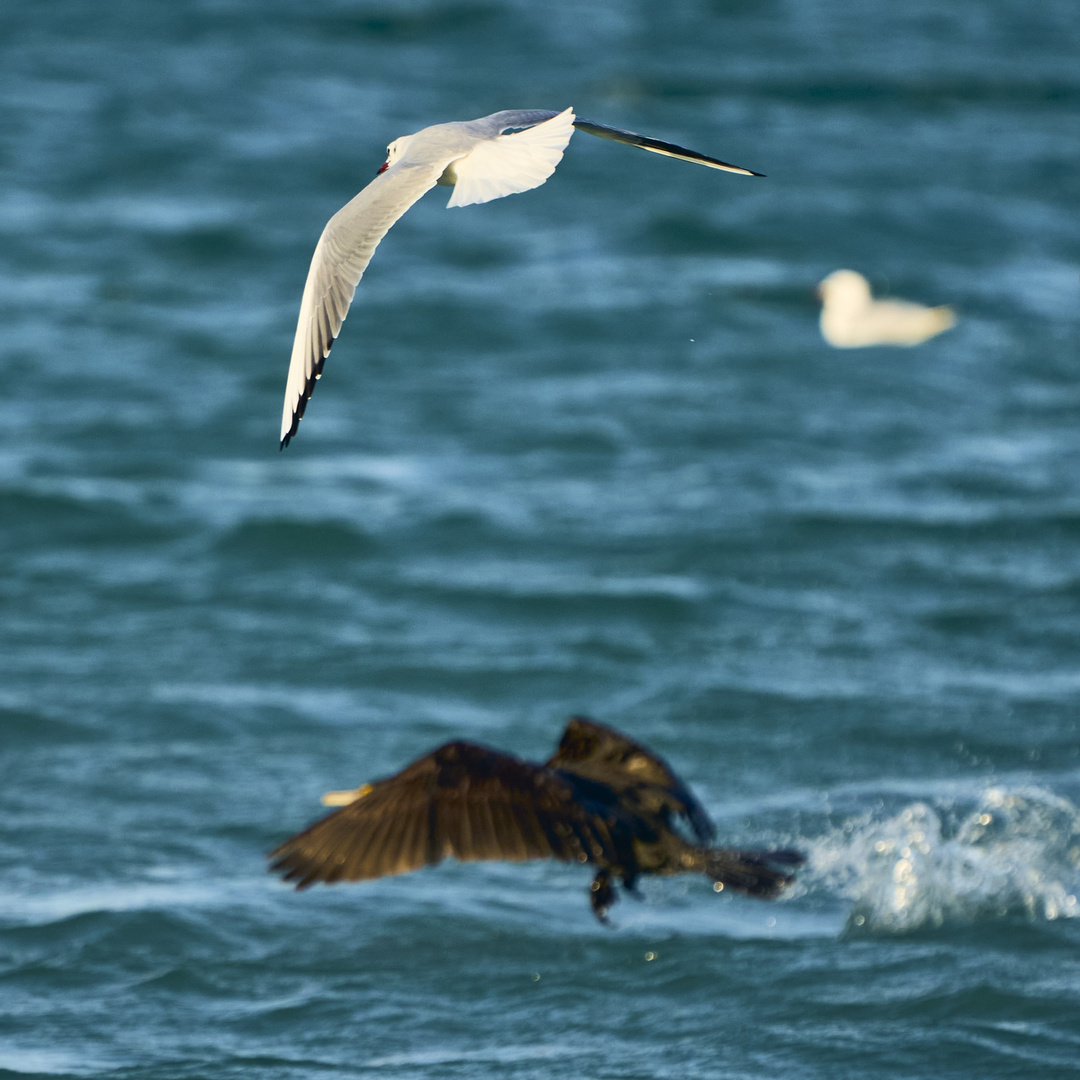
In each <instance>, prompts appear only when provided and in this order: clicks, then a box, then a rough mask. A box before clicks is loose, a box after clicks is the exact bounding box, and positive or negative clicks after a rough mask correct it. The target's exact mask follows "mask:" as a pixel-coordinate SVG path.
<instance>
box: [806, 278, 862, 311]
mask: <svg viewBox="0 0 1080 1080" xmlns="http://www.w3.org/2000/svg"><path fill="white" fill-rule="evenodd" d="M818 296H819V297H821V300H822V302H823V303H824V304H825V305H826V306H827V307H836V308H840V309H843V310H846V311H855V310H858V309H859V308H863V307H866V306H867V305H868V304H869V303H870V301H871V293H870V283H869V282H868V281H867V280H866V278H864V277H863V276H862V274H858V273H856V272H855V271H854V270H834V271H833V272H832V273H831V274H830V275H829V276H828V277H827V278H825V280H824V281H822V282H821V283H820V284H819V285H818Z"/></svg>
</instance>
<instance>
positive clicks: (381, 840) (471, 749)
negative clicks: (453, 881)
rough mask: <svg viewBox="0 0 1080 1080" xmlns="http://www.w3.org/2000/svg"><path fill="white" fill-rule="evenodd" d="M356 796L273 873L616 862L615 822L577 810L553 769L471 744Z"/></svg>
mask: <svg viewBox="0 0 1080 1080" xmlns="http://www.w3.org/2000/svg"><path fill="white" fill-rule="evenodd" d="M357 796H358V797H357V798H356V800H355V801H354V802H351V803H349V805H347V806H345V807H343V808H342V809H341V810H338V811H336V812H335V813H333V814H330V815H329V816H328V817H325V818H323V819H322V820H321V821H318V822H316V823H315V824H314V825H312V826H311V827H310V828H308V829H305V830H304V831H303V832H301V833H298V834H297V835H296V836H293V837H292V838H290V839H289V840H286V841H285V843H283V844H281V845H280V846H279V847H278V848H276V849H275V850H274V851H272V852H271V853H270V856H269V857H270V859H271V869H272V870H275V871H277V872H278V873H280V874H282V875H283V876H284V877H285V880H286V881H294V882H296V887H297V888H298V889H303V888H306V887H307V886H308V885H312V884H314V883H315V882H317V881H323V882H326V883H327V884H329V883H332V882H335V881H362V880H364V879H367V878H377V877H383V876H385V875H389V874H405V873H408V872H409V871H410V870H416V869H419V868H420V867H421V866H427V865H430V864H433V863H437V862H441V861H442V860H443V859H444V858H446V857H447V856H448V855H452V856H453V857H454V858H455V859H459V860H461V861H462V862H469V861H475V860H479V859H500V860H509V861H512V862H520V861H523V860H525V859H550V858H555V859H561V860H562V861H564V862H592V861H595V860H598V859H599V860H606V861H607V862H609V863H610V862H615V861H616V860H617V855H616V840H615V838H613V836H612V829H613V828H614V829H615V830H618V829H619V827H620V825H619V822H618V820H616V819H615V818H610V819H609V818H607V817H606V816H605V815H604V814H603V812H602V811H600V810H599V808H596V807H593V808H587V807H585V806H582V804H581V803H580V801H578V798H577V795H576V793H575V790H574V787H573V785H572V784H571V783H570V782H569V781H568V780H566V779H565V778H563V777H560V776H559V775H558V774H557V773H553V772H551V771H550V770H548V769H545V768H544V767H543V766H540V765H532V764H530V763H529V762H527V761H522V760H520V759H519V758H516V757H513V756H511V755H510V754H503V753H500V752H498V751H497V750H491V749H488V748H487V747H484V746H477V745H474V744H472V743H466V742H452V743H447V744H446V745H445V746H442V747H440V748H439V749H438V750H435V751H434V752H433V753H431V754H428V755H426V756H425V757H422V758H420V759H418V760H417V761H414V762H413V763H412V764H411V765H409V766H408V767H406V768H405V769H403V770H402V771H401V772H400V773H398V774H397V775H396V776H391V777H388V778H387V779H385V780H379V781H376V782H375V783H373V784H371V785H365V786H364V787H362V788H360V789H359V790H358V792H357Z"/></svg>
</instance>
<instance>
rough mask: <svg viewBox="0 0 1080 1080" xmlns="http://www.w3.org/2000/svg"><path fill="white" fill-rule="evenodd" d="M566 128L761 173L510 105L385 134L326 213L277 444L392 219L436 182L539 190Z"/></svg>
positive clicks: (480, 197) (300, 407)
mask: <svg viewBox="0 0 1080 1080" xmlns="http://www.w3.org/2000/svg"><path fill="white" fill-rule="evenodd" d="M575 128H578V129H580V130H581V131H587V132H588V133H589V134H590V135H597V136H599V137H600V138H601V139H612V140H614V141H615V142H621V143H626V144H627V145H629V146H636V147H638V148H639V149H641V150H649V151H651V152H652V153H654V154H663V155H665V156H666V157H673V158H679V159H681V160H682V161H692V162H695V163H697V164H699V165H707V166H708V167H709V168H712V169H722V170H724V171H725V172H733V173H742V174H743V175H744V176H761V175H762V174H761V173H755V172H753V171H751V170H750V169H742V168H740V167H739V166H738V165H729V164H728V163H727V162H726V161H719V160H717V159H716V158H711V157H706V156H705V155H704V154H699V153H698V152H697V151H696V150H687V149H686V148H685V147H682V146H676V145H675V144H674V143H668V142H662V141H661V140H659V139H651V138H649V137H648V136H646V135H637V134H635V133H634V132H632V131H623V130H622V129H621V128H613V127H606V126H605V125H603V124H594V123H592V122H591V121H589V120H581V119H579V118H578V117H576V116H575V115H574V112H573V110H572V109H565V110H564V111H563V112H561V113H556V112H552V111H549V110H543V109H525V110H522V109H511V110H507V111H505V112H497V113H492V114H491V115H490V116H483V117H481V118H480V119H479V120H469V121H460V122H455V123H449V124H436V125H435V126H434V127H428V128H424V129H423V130H422V131H418V132H416V134H415V135H403V136H402V137H401V138H400V139H395V140H394V141H393V142H392V143H391V144H390V145H389V146H388V147H387V148H386V161H385V163H384V164H383V166H382V168H381V169H379V172H378V174H377V175H376V177H375V179H374V180H372V181H371V183H370V184H368V186H367V187H365V188H364V189H363V190H362V191H361V192H360V194H359V195H357V196H356V197H355V198H354V199H353V200H352V201H351V202H349V203H347V204H346V205H345V206H344V207H342V209H341V210H339V211H338V212H337V213H336V214H335V215H334V216H333V217H332V218H331V219H330V221H329V222H328V223H327V225H326V228H325V229H324V230H323V234H322V236H321V237H320V238H319V243H318V245H317V246H316V248H315V255H314V257H313V258H312V260H311V269H310V270H309V271H308V277H307V284H306V285H305V286H304V296H303V299H302V300H301V302H300V319H299V321H298V323H297V327H296V337H295V339H294V341H293V350H292V359H291V361H290V363H289V377H288V381H287V383H286V387H285V406H284V409H283V411H282V417H281V445H282V447H285V446H288V444H289V440H290V439H291V438H292V437H293V435H295V434H296V428H297V425H298V424H299V423H300V418H301V417H302V416H303V415H304V409H305V408H306V407H307V403H308V399H309V398H310V397H311V393H312V391H313V390H314V388H315V381H316V380H317V379H318V378H319V376H320V375H321V374H322V369H323V364H324V362H325V360H326V357H327V356H328V355H329V354H330V346H331V345H332V344H333V343H334V338H336V337H337V335H338V331H339V330H340V329H341V324H342V323H343V322H344V321H345V316H346V314H347V313H348V311H349V305H350V304H351V303H352V298H353V294H354V293H355V291H356V286H357V284H358V283H359V281H360V278H361V276H362V275H363V273H364V271H365V270H366V269H367V265H368V263H369V262H370V261H371V256H372V255H373V254H374V253H375V249H376V248H377V247H378V246H379V241H381V240H382V238H383V237H384V236H385V235H386V234H387V232H389V230H390V227H391V226H392V225H393V224H394V222H395V221H397V219H398V218H399V217H401V215H402V214H404V213H405V211H406V210H408V209H409V207H410V206H412V204H413V203H414V202H416V201H417V200H418V199H419V198H420V197H421V196H422V195H423V194H424V193H425V192H426V191H429V190H430V189H431V188H433V187H434V186H435V185H436V184H442V185H444V186H448V187H453V189H454V191H453V194H452V195H451V196H450V201H449V202H448V203H447V206H468V205H470V204H471V203H482V202H488V201H489V200H491V199H499V198H502V197H503V196H504V195H513V194H516V193H517V192H520V191H529V190H530V189H531V188H534V187H539V186H540V185H541V184H542V183H543V182H544V181H545V180H546V179H547V178H548V177H549V176H550V175H551V174H552V173H553V172H554V171H555V166H556V165H558V164H559V162H560V161H561V160H562V155H563V150H564V149H566V145H567V143H569V141H570V136H571V135H573V133H574V129H575Z"/></svg>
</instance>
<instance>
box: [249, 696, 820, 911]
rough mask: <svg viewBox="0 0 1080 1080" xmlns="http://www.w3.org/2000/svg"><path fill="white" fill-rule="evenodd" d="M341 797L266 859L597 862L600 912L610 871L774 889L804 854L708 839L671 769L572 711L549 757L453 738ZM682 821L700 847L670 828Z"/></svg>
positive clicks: (397, 870)
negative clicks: (701, 877) (532, 758)
mask: <svg viewBox="0 0 1080 1080" xmlns="http://www.w3.org/2000/svg"><path fill="white" fill-rule="evenodd" d="M323 802H324V803H326V804H327V805H331V806H341V807H342V809H340V810H337V811H335V812H334V813H332V814H330V815H329V816H328V817H325V818H323V819H322V820H321V821H317V822H316V823H315V824H314V825H312V826H311V827H310V828H307V829H305V830H304V831H303V832H301V833H297V835H296V836H293V837H291V838H290V839H288V840H286V841H285V843H283V844H281V845H280V846H279V847H277V848H275V849H274V851H272V852H271V853H270V855H269V858H270V859H271V867H270V868H271V870H273V871H276V872H278V873H280V874H281V875H282V876H283V877H284V878H285V880H286V881H293V882H295V883H296V887H297V889H305V888H307V887H308V886H309V885H314V884H315V883H316V882H319V881H322V882H325V883H326V884H328V885H329V884H332V883H333V882H335V881H365V880H367V879H369V878H377V877H384V876H386V875H389V874H407V873H409V872H410V871H412V870H417V869H419V868H420V867H421V866H431V865H434V864H435V863H439V862H441V861H442V860H443V859H445V858H446V857H447V856H448V855H449V856H453V857H454V858H455V859H458V860H459V861H461V862H471V861H475V860H479V859H501V860H508V861H511V862H522V861H524V860H526V859H559V860H561V861H562V862H574V863H589V864H591V865H592V866H594V867H595V868H596V877H595V878H594V879H593V882H592V886H591V889H590V899H591V901H592V907H593V911H594V912H595V913H596V916H597V918H598V919H600V921H601V922H606V921H607V919H606V915H607V911H608V908H610V907H611V905H612V904H614V903H615V901H616V899H617V898H616V895H615V888H614V879H616V878H617V879H619V880H621V882H622V885H623V888H625V889H627V890H628V891H630V892H631V893H633V890H634V885H635V882H636V881H637V878H638V876H639V875H641V874H662V875H670V874H691V873H700V874H705V875H706V876H708V877H709V878H711V879H712V880H713V881H714V882H715V884H714V886H713V887H714V888H715V889H716V890H717V892H719V891H720V890H721V889H723V888H725V887H727V888H731V889H735V890H736V891H738V892H743V893H747V894H749V895H750V896H759V897H764V898H770V897H774V896H776V895H777V894H778V893H779V892H780V891H781V890H782V889H783V888H784V886H786V885H787V884H788V883H789V882H790V881H791V880H792V874H791V872H790V870H791V868H792V867H794V866H797V865H798V864H799V863H801V862H802V861H803V856H802V855H800V854H799V853H798V852H796V851H737V850H729V849H727V848H714V847H707V846H705V845H707V844H708V842H709V841H710V840H711V839H712V838H713V836H715V834H716V827H715V826H714V825H713V823H712V821H710V819H709V816H708V814H706V813H705V810H704V808H703V807H702V806H701V804H700V803H699V802H698V801H697V799H695V798H694V796H693V795H692V794H691V793H690V791H689V790H688V789H687V787H686V785H685V784H683V782H682V781H681V780H680V779H679V778H678V777H677V776H676V775H675V773H674V772H672V770H671V768H670V766H669V765H668V764H667V762H665V761H664V760H663V758H661V757H659V756H658V755H657V754H654V753H652V752H651V751H649V750H647V749H646V748H645V747H644V746H642V745H641V743H638V742H635V741H634V740H633V739H630V738H627V736H625V735H622V734H620V733H619V732H618V731H615V730H614V729H613V728H609V727H605V726H604V725H603V724H598V723H596V722H595V721H593V720H587V719H585V718H583V717H579V716H575V717H573V718H571V720H570V722H569V724H567V727H566V730H565V731H564V732H563V736H562V739H561V740H560V742H559V747H558V749H557V750H556V751H555V755H554V756H553V757H552V758H551V759H550V760H549V761H547V762H546V763H545V764H543V765H537V764H534V763H532V762H529V761H522V760H521V759H520V758H517V757H513V756H512V755H510V754H504V753H501V752H500V751H498V750H492V749H490V748H489V747H486V746H478V745H477V744H475V743H468V742H451V743H447V744H446V745H445V746H440V747H439V748H438V749H437V750H434V751H432V752H431V753H430V754H427V755H425V756H424V757H422V758H419V759H417V760H416V761H414V762H413V763H412V764H411V765H409V766H407V767H406V768H404V769H403V770H402V771H401V772H399V773H397V774H396V775H395V776H389V777H386V778H385V779H383V780H376V781H375V782H374V783H371V784H364V785H363V787H360V788H357V789H356V790H355V791H332V792H329V793H328V794H327V795H325V796H323ZM680 820H681V821H683V822H685V823H686V825H687V826H688V828H689V830H690V831H691V832H692V833H693V835H694V836H695V837H696V838H697V841H698V843H692V842H691V841H689V840H687V839H685V838H684V837H683V836H682V835H681V834H680V832H679V831H678V830H677V828H676V824H677V822H679V821H680Z"/></svg>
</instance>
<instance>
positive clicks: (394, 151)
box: [376, 135, 413, 176]
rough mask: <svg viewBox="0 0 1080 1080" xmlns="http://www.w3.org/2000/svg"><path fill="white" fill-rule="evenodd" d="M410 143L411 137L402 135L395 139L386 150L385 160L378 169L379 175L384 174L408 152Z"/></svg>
mask: <svg viewBox="0 0 1080 1080" xmlns="http://www.w3.org/2000/svg"><path fill="white" fill-rule="evenodd" d="M412 141H413V137H412V136H411V135H402V136H401V138H399V139H395V140H394V141H393V142H392V143H391V144H390V145H389V146H388V147H387V148H386V160H385V161H384V162H383V163H382V166H381V167H380V168H379V173H384V172H386V170H387V169H389V168H390V166H391V165H393V164H394V162H396V161H399V160H400V159H401V157H402V155H403V154H404V153H405V151H406V150H408V148H409V143H411V142H412ZM379 173H376V176H377V175H379Z"/></svg>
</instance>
